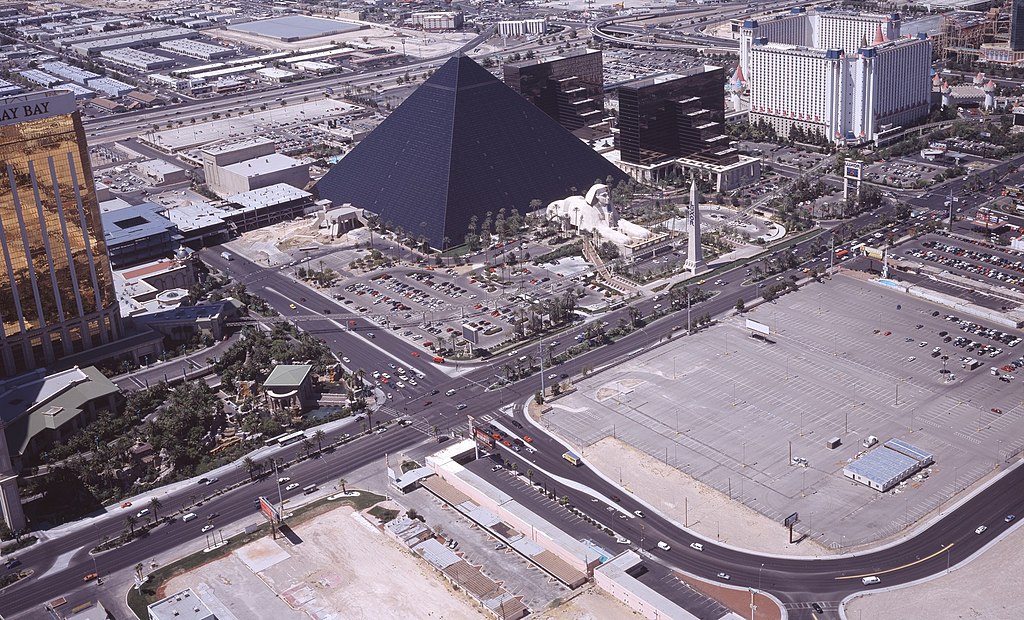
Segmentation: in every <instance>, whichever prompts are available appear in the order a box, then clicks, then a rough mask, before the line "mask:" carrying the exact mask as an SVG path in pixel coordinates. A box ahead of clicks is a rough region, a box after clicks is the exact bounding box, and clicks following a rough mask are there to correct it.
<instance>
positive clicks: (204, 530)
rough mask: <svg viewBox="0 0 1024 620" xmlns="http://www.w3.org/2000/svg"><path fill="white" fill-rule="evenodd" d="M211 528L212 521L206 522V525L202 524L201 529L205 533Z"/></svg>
mask: <svg viewBox="0 0 1024 620" xmlns="http://www.w3.org/2000/svg"><path fill="white" fill-rule="evenodd" d="M212 529H213V524H212V523H207V524H206V525H204V526H203V530H202V531H203V533H206V532H209V531H210V530H212Z"/></svg>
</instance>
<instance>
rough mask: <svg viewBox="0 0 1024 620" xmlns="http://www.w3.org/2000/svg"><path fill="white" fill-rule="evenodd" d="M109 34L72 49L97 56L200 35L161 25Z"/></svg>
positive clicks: (80, 43) (78, 52)
mask: <svg viewBox="0 0 1024 620" xmlns="http://www.w3.org/2000/svg"><path fill="white" fill-rule="evenodd" d="M107 35H108V36H107V37H105V38H102V39H99V40H91V41H85V42H78V43H73V44H72V45H71V49H72V51H74V52H75V53H76V54H78V55H79V56H84V57H89V56H95V55H97V54H99V53H100V52H102V51H103V50H112V49H117V48H119V47H151V46H153V45H156V44H157V43H162V42H163V41H173V40H175V39H192V38H195V37H198V36H199V33H198V32H196V31H194V30H189V29H188V28H176V27H175V28H168V27H166V26H161V27H159V28H153V29H146V31H143V32H133V33H132V34H124V32H120V33H117V32H108V33H107ZM110 35H114V36H110ZM62 43H63V42H62Z"/></svg>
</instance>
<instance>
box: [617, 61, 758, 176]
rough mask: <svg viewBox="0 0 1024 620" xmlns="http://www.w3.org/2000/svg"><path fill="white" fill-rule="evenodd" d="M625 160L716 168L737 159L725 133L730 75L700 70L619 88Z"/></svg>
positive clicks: (708, 68)
mask: <svg viewBox="0 0 1024 620" xmlns="http://www.w3.org/2000/svg"><path fill="white" fill-rule="evenodd" d="M618 95H619V135H618V147H619V152H620V153H621V157H622V161H624V162H629V163H632V164H643V165H648V164H655V163H658V162H660V161H665V160H667V159H673V158H676V157H689V158H692V159H697V160H702V161H705V162H707V163H712V164H728V163H732V162H734V161H736V160H737V155H738V154H737V153H736V151H735V149H733V148H731V147H729V138H728V136H726V135H725V134H724V131H725V129H724V123H725V71H724V69H722V68H721V67H712V66H703V67H694V68H692V69H690V70H688V71H686V72H684V73H670V74H665V75H659V76H655V77H650V78H643V79H640V80H635V81H633V82H627V83H626V84H623V85H622V86H619V87H618Z"/></svg>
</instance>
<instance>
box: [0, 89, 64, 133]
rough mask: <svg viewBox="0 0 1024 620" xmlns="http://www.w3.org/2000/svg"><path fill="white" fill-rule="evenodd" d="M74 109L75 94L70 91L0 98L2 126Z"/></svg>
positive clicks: (0, 120)
mask: <svg viewBox="0 0 1024 620" xmlns="http://www.w3.org/2000/svg"><path fill="white" fill-rule="evenodd" d="M74 111H75V96H74V94H72V93H70V92H60V93H58V94H54V93H52V92H51V93H33V94H29V95H19V96H16V97H5V98H2V99H0V127H3V126H6V125H13V124H15V123H22V122H25V121H32V120H38V119H41V118H47V117H50V116H57V115H58V114H71V113H72V112H74Z"/></svg>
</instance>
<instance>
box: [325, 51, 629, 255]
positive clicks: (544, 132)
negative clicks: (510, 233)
mask: <svg viewBox="0 0 1024 620" xmlns="http://www.w3.org/2000/svg"><path fill="white" fill-rule="evenodd" d="M609 175H611V176H612V177H613V178H614V179H615V181H616V183H617V182H618V181H620V180H623V179H626V178H627V177H626V175H625V173H623V172H622V171H621V170H619V169H618V168H616V167H615V166H614V165H613V164H612V163H610V162H609V161H608V160H606V159H605V158H603V157H601V156H600V155H598V154H597V153H596V152H594V150H593V149H591V148H590V147H588V146H587V145H586V144H585V143H583V142H581V141H580V140H579V138H576V137H575V136H573V135H572V134H571V133H569V132H568V131H566V130H565V129H563V128H562V127H561V126H560V125H559V124H558V123H557V122H556V121H554V120H552V119H551V118H550V117H549V116H548V115H547V114H545V113H544V112H542V111H541V110H540V109H539V108H537V107H536V106H534V105H533V104H532V103H530V102H529V101H527V100H526V99H524V98H522V97H521V96H519V95H518V94H516V92H515V91H513V90H512V89H511V88H509V87H508V86H506V85H505V84H503V83H502V82H501V81H500V80H498V79H497V78H495V77H494V76H492V75H491V74H490V73H488V72H487V70H485V69H484V68H483V67H481V66H480V65H478V64H476V63H475V62H473V61H472V60H471V59H470V58H468V57H466V56H456V57H453V58H451V59H450V60H448V62H446V63H445V64H444V65H443V66H442V67H441V68H439V69H438V70H437V72H436V73H435V74H434V75H433V76H432V77H431V78H430V79H428V80H427V81H426V82H424V83H423V85H422V86H420V87H419V88H417V89H416V90H415V91H414V92H413V93H412V94H411V95H410V96H409V98H408V99H406V100H405V102H404V103H402V105H400V106H399V107H398V108H397V109H396V110H395V111H394V112H392V113H391V115H390V116H389V117H388V118H387V119H385V120H384V122H383V123H381V124H380V125H379V126H378V127H377V128H376V129H374V130H373V131H372V132H371V133H370V135H369V136H367V137H366V138H365V139H364V140H363V141H362V142H361V143H360V144H359V145H358V146H356V148H354V149H353V150H352V152H351V153H349V154H348V155H347V156H346V157H345V158H344V159H342V160H341V161H340V162H338V163H337V164H336V165H335V166H334V167H332V168H331V170H330V171H329V172H328V173H327V174H326V175H324V177H323V178H322V179H320V181H318V182H317V184H316V189H315V190H314V191H315V192H316V193H317V194H318V195H319V196H320V197H321V198H328V199H330V200H332V201H333V202H334V204H336V205H341V204H344V203H351V204H352V205H353V206H355V207H358V208H362V209H366V210H368V211H370V212H372V213H376V214H378V215H379V216H380V221H381V223H383V224H388V223H390V224H391V226H392V227H401V228H402V229H403V230H405V231H406V232H407V233H408V234H409V235H411V236H413V237H414V238H419V237H421V236H424V237H426V238H427V240H428V241H429V243H430V245H431V246H433V247H435V248H442V247H443V245H444V239H445V238H446V237H447V238H448V244H449V245H452V246H454V245H459V244H461V243H463V241H464V240H465V237H466V233H467V232H468V228H469V221H470V217H471V216H473V215H476V216H477V220H478V224H479V223H482V222H483V220H484V218H485V216H486V214H487V212H491V213H493V214H494V216H495V217H496V216H497V213H498V210H499V209H502V208H504V209H505V212H506V214H508V213H510V212H511V210H512V209H517V210H518V211H519V213H520V214H523V215H525V214H526V213H527V212H528V211H529V205H530V202H531V201H532V200H534V199H539V200H541V201H542V202H543V203H544V204H545V205H546V204H547V203H548V202H550V201H552V200H557V199H559V198H565V197H566V196H568V195H569V194H570V188H572V187H576V188H577V190H578V192H579V193H582V192H585V191H586V190H587V189H588V188H590V186H591V185H592V184H593V183H594V182H595V181H598V180H600V182H602V183H603V182H605V179H606V178H607V177H608V176H609Z"/></svg>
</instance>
